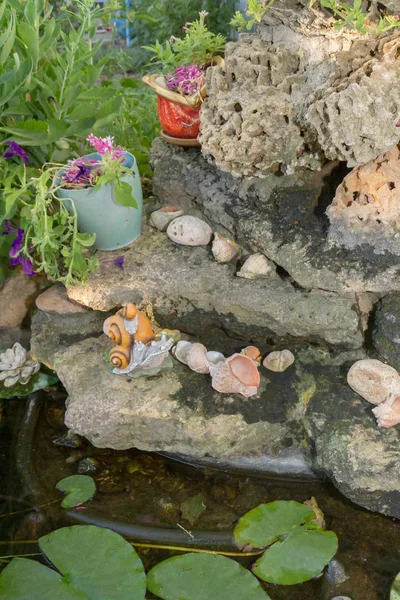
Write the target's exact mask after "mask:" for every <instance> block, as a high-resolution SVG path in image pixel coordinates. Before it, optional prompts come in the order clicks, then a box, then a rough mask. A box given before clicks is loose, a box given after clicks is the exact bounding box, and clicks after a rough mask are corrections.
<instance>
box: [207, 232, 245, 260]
mask: <svg viewBox="0 0 400 600" xmlns="http://www.w3.org/2000/svg"><path fill="white" fill-rule="evenodd" d="M212 253H213V256H214V258H215V260H216V261H217V262H219V263H228V262H230V261H231V260H233V259H234V258H238V257H239V255H240V246H239V245H238V244H237V243H236V242H234V241H233V240H230V239H229V238H227V237H225V236H223V235H221V234H219V233H216V234H215V235H214V240H213V243H212Z"/></svg>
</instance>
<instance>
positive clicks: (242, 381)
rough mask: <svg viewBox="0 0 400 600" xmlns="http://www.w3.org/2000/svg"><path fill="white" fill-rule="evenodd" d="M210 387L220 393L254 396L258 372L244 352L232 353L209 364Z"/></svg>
mask: <svg viewBox="0 0 400 600" xmlns="http://www.w3.org/2000/svg"><path fill="white" fill-rule="evenodd" d="M210 375H211V377H212V387H213V388H214V390H216V391H217V392H221V393H222V394H241V395H242V396H245V397H246V398H248V397H250V396H254V395H255V394H256V393H257V390H258V388H259V386H260V373H259V372H258V369H257V367H256V365H255V363H254V361H253V360H252V359H251V358H249V357H248V356H245V355H244V354H234V355H233V356H231V357H230V358H227V359H226V360H224V361H221V362H218V363H217V364H216V365H213V364H211V365H210Z"/></svg>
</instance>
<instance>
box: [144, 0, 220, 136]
mask: <svg viewBox="0 0 400 600" xmlns="http://www.w3.org/2000/svg"><path fill="white" fill-rule="evenodd" d="M206 16H207V13H206V12H205V11H203V12H201V13H200V15H199V18H198V19H197V20H196V21H194V22H193V23H188V24H186V26H185V27H184V31H185V36H184V38H182V39H181V38H175V37H173V38H171V39H170V40H169V41H167V42H165V43H164V44H160V42H159V41H158V40H157V41H156V43H155V45H154V46H145V48H146V49H147V50H150V51H151V52H153V54H154V57H153V58H152V60H151V62H152V63H154V64H160V65H161V66H162V70H163V73H162V74H161V73H154V74H152V75H145V76H144V77H143V82H144V83H145V84H146V85H148V86H149V87H150V88H151V89H152V90H154V91H155V92H156V94H157V95H158V116H159V119H160V123H161V127H162V135H163V137H164V138H166V139H167V140H168V141H169V142H171V143H178V144H182V145H198V143H197V139H196V138H197V136H198V134H199V130H200V116H199V111H200V107H201V104H202V102H203V100H204V98H205V97H206V95H207V90H206V82H205V75H206V70H207V68H208V67H210V66H212V65H221V66H223V64H224V61H223V58H221V57H220V56H218V53H219V52H223V50H224V48H225V37H224V36H223V35H221V34H218V35H215V34H214V33H211V32H210V31H208V29H207V26H206V25H205V18H206ZM193 140H195V142H193Z"/></svg>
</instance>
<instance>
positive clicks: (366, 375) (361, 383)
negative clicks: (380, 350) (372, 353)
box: [347, 358, 400, 404]
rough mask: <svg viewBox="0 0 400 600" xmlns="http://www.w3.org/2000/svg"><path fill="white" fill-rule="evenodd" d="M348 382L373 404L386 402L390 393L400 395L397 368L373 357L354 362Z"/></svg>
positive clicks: (399, 379)
mask: <svg viewBox="0 0 400 600" xmlns="http://www.w3.org/2000/svg"><path fill="white" fill-rule="evenodd" d="M347 383H348V384H349V386H350V387H351V388H352V389H353V390H354V391H355V392H357V394H359V395H360V396H362V398H364V399H365V400H368V402H371V403H372V404H381V402H385V400H387V398H389V396H390V394H394V395H398V396H400V375H399V374H398V372H397V371H396V369H393V367H390V366H389V365H385V363H383V362H381V361H380V360H376V359H373V358H366V359H363V360H358V361H357V362H356V363H354V365H353V366H352V367H351V369H350V371H349V372H348V374H347Z"/></svg>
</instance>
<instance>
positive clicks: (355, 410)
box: [55, 336, 400, 517]
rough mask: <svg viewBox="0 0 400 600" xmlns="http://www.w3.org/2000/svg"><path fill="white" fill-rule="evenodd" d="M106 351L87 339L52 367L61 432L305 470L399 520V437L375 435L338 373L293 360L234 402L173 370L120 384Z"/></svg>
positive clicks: (362, 405)
mask: <svg viewBox="0 0 400 600" xmlns="http://www.w3.org/2000/svg"><path fill="white" fill-rule="evenodd" d="M109 347H110V343H109V340H107V339H106V338H105V337H104V336H102V337H101V338H98V339H87V340H85V341H82V342H79V343H78V344H75V345H73V346H71V347H69V348H67V349H66V350H63V351H60V352H59V353H58V354H57V355H56V360H55V369H56V371H57V374H58V376H59V377H60V379H61V381H62V383H63V384H64V386H65V387H66V389H67V391H68V393H69V399H68V401H67V413H66V424H67V426H68V427H69V428H70V429H72V430H73V431H75V432H76V433H78V434H80V435H82V436H84V437H87V438H88V439H89V440H90V441H91V442H92V443H93V444H94V445H95V446H99V447H112V448H117V449H125V448H130V447H137V448H139V449H142V450H149V451H163V452H170V453H173V454H177V453H178V454H182V455H185V456H192V457H199V458H202V457H211V458H216V459H219V460H221V461H229V460H237V459H249V460H250V459H251V460H254V461H256V462H257V461H259V460H261V459H262V458H264V459H265V458H267V459H269V462H271V460H272V462H273V460H274V459H276V460H282V461H284V462H285V461H286V462H289V463H290V465H292V474H295V473H296V472H297V474H303V475H304V474H306V473H307V472H308V470H309V467H310V465H312V466H313V468H314V469H315V470H316V471H317V472H319V473H320V472H321V471H322V473H324V474H326V475H327V476H328V477H329V478H330V479H331V480H332V481H333V482H334V484H335V485H336V486H337V487H338V488H339V490H340V491H341V492H342V493H344V494H345V495H346V496H347V497H348V498H350V499H351V500H353V501H354V502H356V503H358V504H360V505H361V506H364V507H366V508H368V509H370V510H376V511H379V512H382V513H384V514H387V515H391V516H395V517H400V491H399V478H400V443H399V442H400V428H398V427H397V428H393V429H391V430H382V429H379V428H378V427H377V426H376V425H375V420H374V418H373V416H372V414H371V406H370V405H369V404H368V403H367V402H366V401H364V400H362V399H361V398H360V397H359V396H358V395H357V394H355V393H354V392H353V391H352V390H351V389H350V387H349V386H347V384H346V381H345V377H344V373H343V374H342V373H341V371H340V369H338V368H333V367H315V366H310V367H308V366H304V365H303V364H302V362H301V356H297V357H296V363H295V364H294V365H292V366H291V367H289V369H288V370H287V371H285V373H272V372H270V371H266V370H265V369H263V368H260V372H261V386H260V389H259V392H258V394H257V395H256V396H253V397H251V398H243V397H242V396H238V395H230V394H219V393H217V392H215V391H214V390H213V389H212V388H211V385H210V378H209V377H208V376H206V375H201V374H197V373H193V372H192V371H190V370H189V369H188V368H187V367H185V366H184V365H181V364H178V363H175V365H174V368H173V369H172V370H170V371H167V372H165V373H164V374H162V375H160V376H158V377H155V378H139V379H136V380H134V381H130V382H129V381H128V380H127V379H126V378H124V377H118V376H115V375H113V374H112V373H111V372H110V370H109V368H108V365H107V363H106V358H105V351H106V349H108V348H109ZM344 371H347V366H346V369H344ZM267 464H268V461H267Z"/></svg>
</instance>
